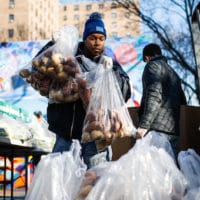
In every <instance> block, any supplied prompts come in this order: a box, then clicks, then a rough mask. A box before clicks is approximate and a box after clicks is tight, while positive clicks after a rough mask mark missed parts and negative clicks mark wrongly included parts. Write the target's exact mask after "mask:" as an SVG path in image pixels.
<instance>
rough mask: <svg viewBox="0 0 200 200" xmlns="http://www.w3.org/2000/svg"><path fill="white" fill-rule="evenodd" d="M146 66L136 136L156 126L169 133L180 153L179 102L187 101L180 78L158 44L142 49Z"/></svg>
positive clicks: (155, 128) (141, 135)
mask: <svg viewBox="0 0 200 200" xmlns="http://www.w3.org/2000/svg"><path fill="white" fill-rule="evenodd" d="M143 61H144V62H146V63H147V64H146V66H145V68H144V71H143V75H142V84H143V93H142V99H141V106H140V108H139V112H138V113H139V125H138V129H137V134H136V135H137V138H142V137H144V136H145V135H146V134H147V133H148V132H149V131H151V130H155V131H158V132H161V133H163V134H165V135H166V136H167V138H168V139H169V141H170V142H171V145H172V149H173V151H174V153H175V155H176V154H177V147H178V138H179V119H180V105H183V104H186V98H185V95H184V92H183V90H182V87H181V79H180V78H179V76H178V75H177V73H176V72H175V71H174V70H173V69H172V68H171V66H170V65H169V64H168V63H167V60H166V58H165V57H164V56H163V55H162V52H161V49H160V47H159V46H158V45H157V44H154V43H151V44H148V45H147V46H145V47H144V49H143Z"/></svg>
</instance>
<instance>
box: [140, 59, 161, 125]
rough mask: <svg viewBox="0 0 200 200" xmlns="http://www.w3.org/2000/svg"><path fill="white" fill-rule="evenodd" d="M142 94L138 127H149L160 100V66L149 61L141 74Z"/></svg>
mask: <svg viewBox="0 0 200 200" xmlns="http://www.w3.org/2000/svg"><path fill="white" fill-rule="evenodd" d="M142 83H143V95H142V100H141V106H140V109H139V127H141V128H145V129H149V128H150V126H151V123H152V122H153V120H154V119H155V117H156V115H157V113H158V112H159V107H160V105H161V101H162V82H161V66H160V65H157V64H154V63H149V64H147V65H146V67H145V69H144V72H143V76H142Z"/></svg>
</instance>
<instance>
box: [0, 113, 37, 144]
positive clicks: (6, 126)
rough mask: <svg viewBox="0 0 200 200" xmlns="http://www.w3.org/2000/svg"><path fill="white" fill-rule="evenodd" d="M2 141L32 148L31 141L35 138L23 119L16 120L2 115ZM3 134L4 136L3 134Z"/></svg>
mask: <svg viewBox="0 0 200 200" xmlns="http://www.w3.org/2000/svg"><path fill="white" fill-rule="evenodd" d="M0 128H1V129H3V130H4V131H1V132H0V137H1V139H4V140H5V139H7V141H8V142H9V143H11V144H16V145H21V146H30V147H31V146H32V143H31V142H30V139H31V138H32V137H33V135H32V133H31V131H30V129H29V127H28V125H27V124H26V123H25V122H23V121H22V120H21V119H14V118H12V117H10V116H8V115H6V114H5V115H4V114H0ZM1 133H2V134H1Z"/></svg>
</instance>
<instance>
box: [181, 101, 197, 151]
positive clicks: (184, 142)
mask: <svg viewBox="0 0 200 200" xmlns="http://www.w3.org/2000/svg"><path fill="white" fill-rule="evenodd" d="M188 148H192V149H194V150H195V151H196V152H197V153H199V154H200V107H198V106H188V105H187V106H181V116H180V146H179V151H181V150H187V149H188Z"/></svg>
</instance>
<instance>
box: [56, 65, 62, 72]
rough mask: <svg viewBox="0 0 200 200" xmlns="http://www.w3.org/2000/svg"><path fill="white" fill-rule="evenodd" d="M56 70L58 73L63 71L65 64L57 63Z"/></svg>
mask: <svg viewBox="0 0 200 200" xmlns="http://www.w3.org/2000/svg"><path fill="white" fill-rule="evenodd" d="M55 71H56V73H60V72H62V71H63V65H62V64H58V65H55Z"/></svg>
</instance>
